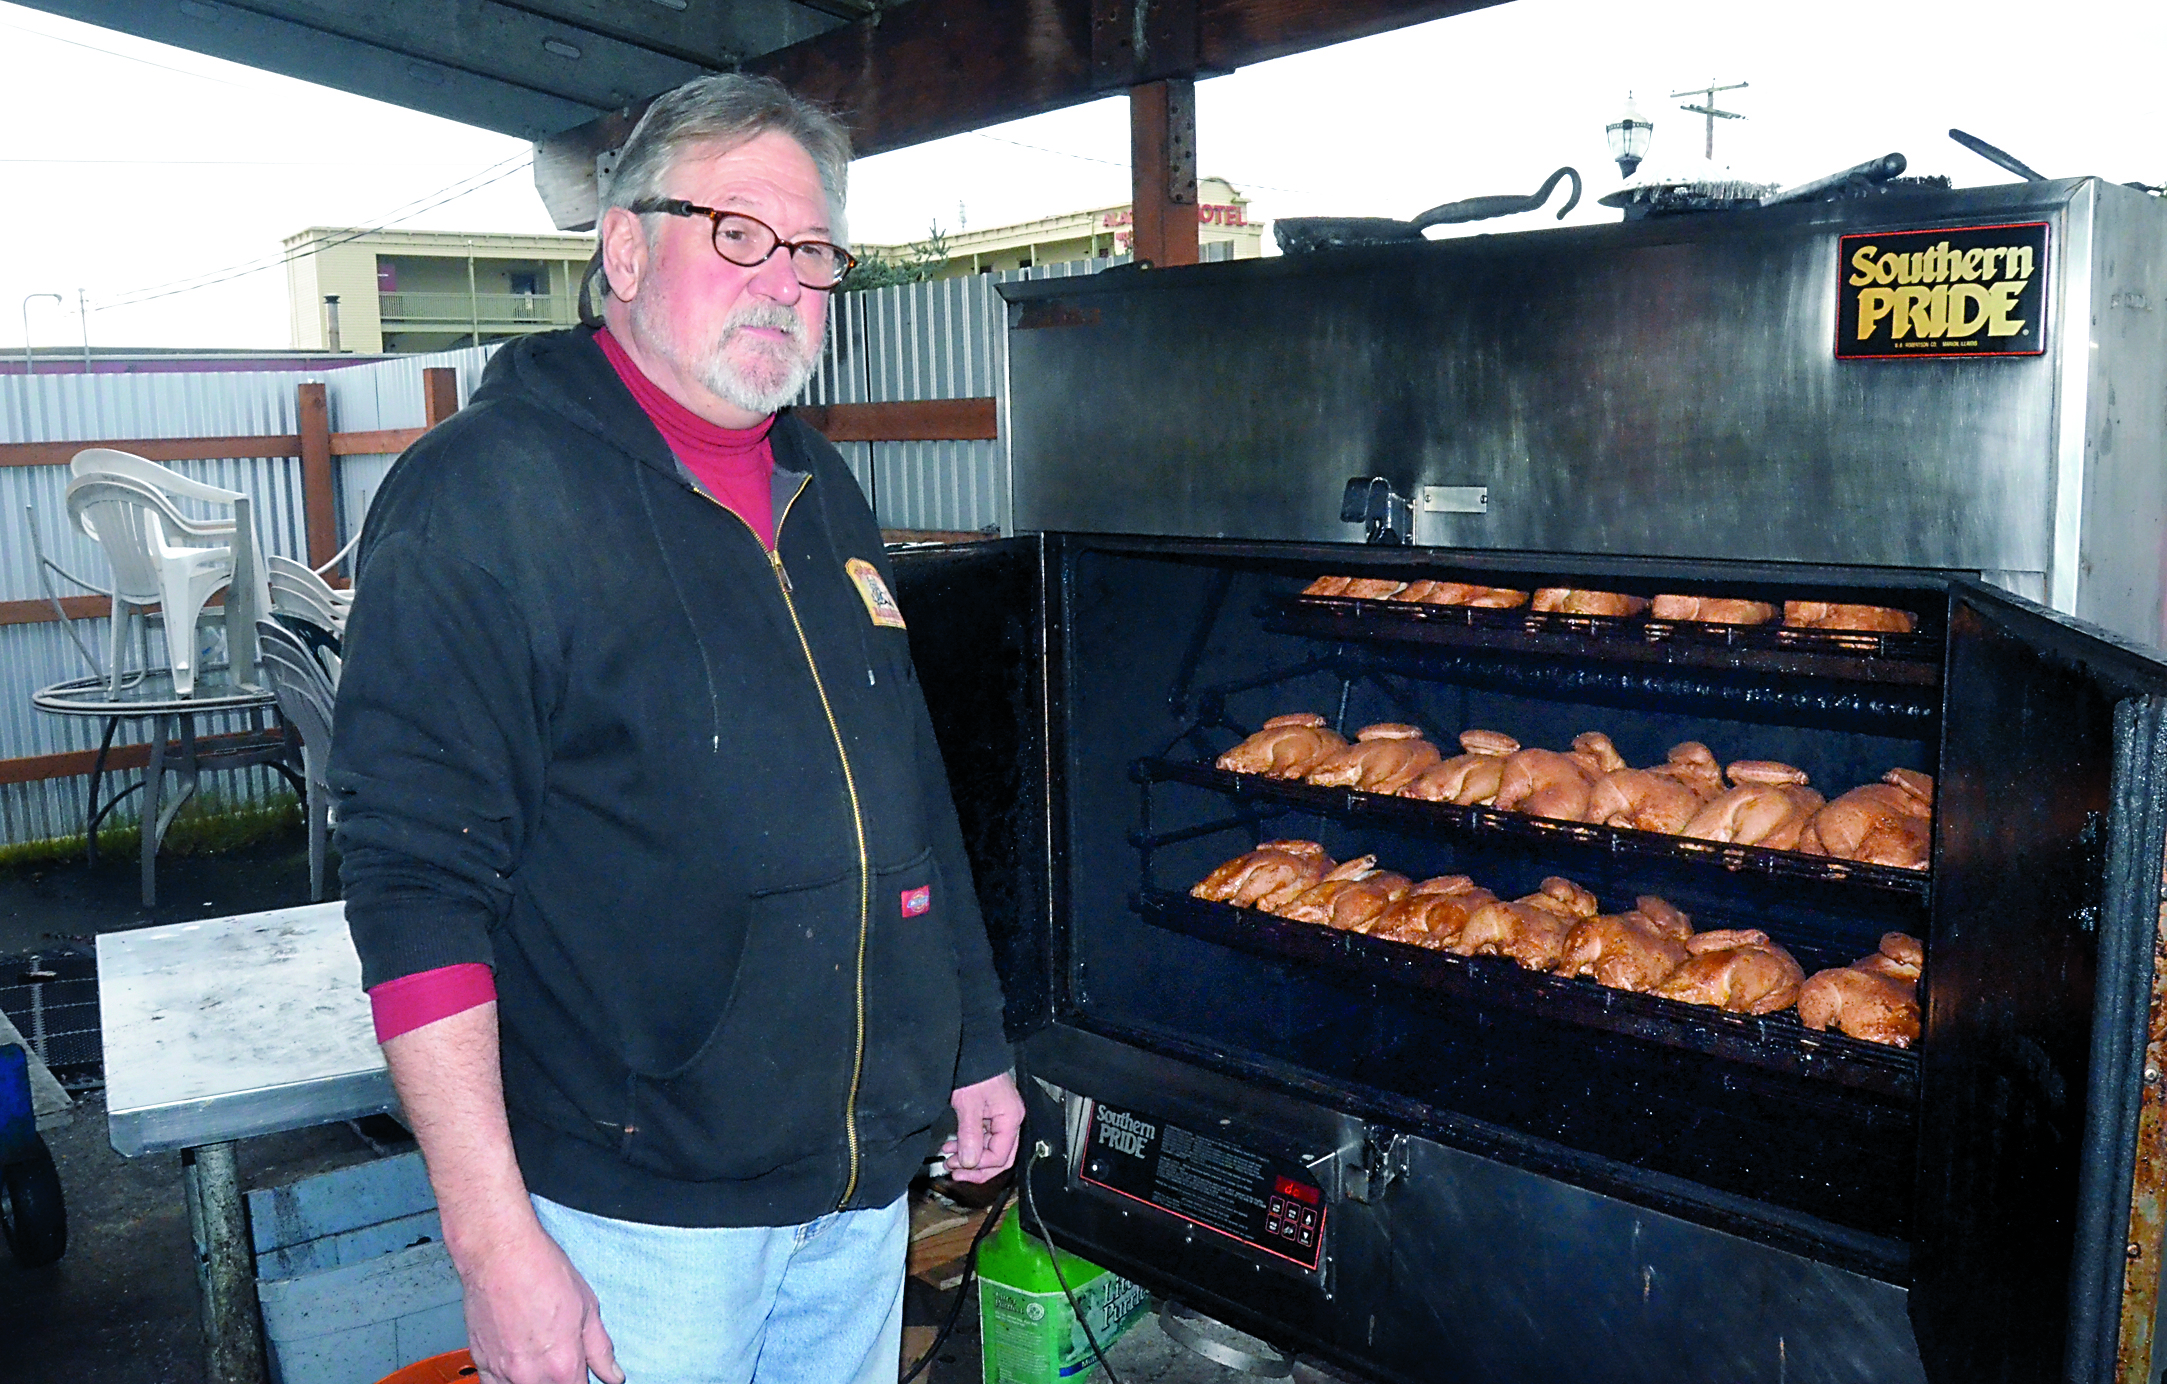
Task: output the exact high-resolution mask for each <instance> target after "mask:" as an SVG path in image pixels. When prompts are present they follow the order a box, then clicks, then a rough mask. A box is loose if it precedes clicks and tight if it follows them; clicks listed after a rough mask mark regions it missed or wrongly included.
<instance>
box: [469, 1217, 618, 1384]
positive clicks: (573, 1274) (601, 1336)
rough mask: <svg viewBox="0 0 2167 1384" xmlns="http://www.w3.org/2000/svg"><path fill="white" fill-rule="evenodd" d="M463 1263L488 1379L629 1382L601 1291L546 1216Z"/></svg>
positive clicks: (540, 1383) (496, 1383)
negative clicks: (607, 1326)
mask: <svg viewBox="0 0 2167 1384" xmlns="http://www.w3.org/2000/svg"><path fill="white" fill-rule="evenodd" d="M471 1258H472V1260H473V1262H472V1263H471V1264H469V1265H465V1266H462V1267H463V1273H462V1275H461V1281H462V1284H463V1286H464V1288H465V1290H466V1319H467V1349H468V1350H469V1351H471V1352H472V1353H473V1356H474V1364H475V1365H476V1367H477V1368H479V1369H480V1370H481V1379H482V1384H587V1373H588V1371H589V1370H592V1371H593V1372H594V1374H595V1375H596V1377H597V1378H600V1379H602V1380H603V1381H604V1382H605V1384H624V1377H625V1376H624V1371H623V1370H621V1369H619V1368H617V1356H616V1352H615V1351H614V1350H613V1349H612V1347H611V1345H610V1339H609V1333H608V1332H607V1331H605V1330H603V1328H602V1313H601V1309H600V1307H599V1306H598V1305H597V1304H596V1302H595V1297H594V1291H593V1290H592V1289H591V1288H589V1287H588V1286H587V1281H586V1280H585V1279H583V1278H581V1277H580V1276H579V1270H577V1269H575V1268H573V1267H572V1261H571V1260H569V1259H567V1258H565V1257H564V1251H563V1250H561V1249H559V1248H558V1247H557V1242H556V1241H555V1240H552V1239H550V1238H549V1235H548V1233H547V1232H546V1231H544V1230H543V1229H542V1227H541V1225H540V1224H539V1223H536V1224H534V1225H533V1227H532V1230H531V1233H525V1234H522V1235H520V1236H519V1237H518V1238H517V1239H515V1240H514V1241H513V1242H511V1243H509V1244H506V1245H503V1246H502V1247H499V1248H495V1249H492V1250H490V1251H489V1252H487V1253H481V1254H475V1255H473V1256H471Z"/></svg>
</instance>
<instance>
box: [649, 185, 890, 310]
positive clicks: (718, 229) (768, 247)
mask: <svg viewBox="0 0 2167 1384" xmlns="http://www.w3.org/2000/svg"><path fill="white" fill-rule="evenodd" d="M625 210H626V211H629V212H635V213H640V214H645V213H649V212H660V213H662V214H663V215H665V216H704V217H706V218H707V219H708V220H709V221H712V222H714V223H715V233H714V240H715V253H716V254H718V255H720V256H722V257H723V258H724V259H726V260H728V261H729V262H730V263H732V264H734V265H736V266H738V267H739V268H741V269H757V268H759V267H760V266H761V265H763V264H766V263H767V261H768V257H769V256H770V255H773V254H774V253H775V252H776V251H777V250H788V251H789V252H790V268H791V271H792V272H793V273H795V274H796V275H797V276H798V282H799V283H801V284H803V285H805V287H807V288H814V289H822V290H825V289H831V288H834V287H835V286H836V285H837V284H839V283H841V282H842V281H843V280H844V279H846V278H848V277H849V276H850V271H851V270H853V269H855V268H857V267H858V257H857V256H856V255H853V254H851V253H850V252H849V251H848V250H845V249H844V248H843V247H842V246H840V245H830V244H829V243H828V242H827V241H825V240H784V239H783V238H782V237H781V236H779V235H777V234H775V228H774V227H772V226H770V225H768V224H767V223H766V222H765V221H761V220H759V219H758V218H756V217H751V216H747V215H745V213H743V212H740V211H717V210H715V209H714V208H713V207H703V206H700V205H698V204H697V203H694V202H688V201H686V200H685V199H684V198H682V197H642V198H641V199H640V200H638V201H637V202H634V203H633V204H632V205H630V206H628V207H626V208H625Z"/></svg>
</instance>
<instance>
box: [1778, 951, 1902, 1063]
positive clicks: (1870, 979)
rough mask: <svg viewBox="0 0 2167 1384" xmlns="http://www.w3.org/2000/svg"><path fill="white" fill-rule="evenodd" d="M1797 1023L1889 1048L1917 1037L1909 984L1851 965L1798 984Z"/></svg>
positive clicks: (1825, 972) (1819, 974)
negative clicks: (1838, 1032)
mask: <svg viewBox="0 0 2167 1384" xmlns="http://www.w3.org/2000/svg"><path fill="white" fill-rule="evenodd" d="M1869 959H1871V958H1869ZM1798 1021H1799V1022H1800V1023H1802V1024H1804V1025H1805V1026H1806V1027H1808V1028H1811V1029H1816V1030H1824V1029H1829V1028H1834V1029H1838V1030H1840V1031H1841V1032H1844V1033H1848V1034H1850V1035H1851V1036H1852V1037H1853V1038H1863V1039H1865V1040H1866V1041H1867V1042H1869V1043H1886V1044H1888V1045H1889V1046H1890V1047H1895V1048H1908V1047H1910V1046H1911V1045H1912V1044H1913V1043H1916V1042H1917V1041H1919V1002H1918V1000H1917V999H1915V998H1913V996H1912V993H1911V987H1910V986H1909V985H1907V984H1905V983H1904V982H1903V981H1900V980H1891V979H1890V978H1889V977H1887V976H1884V975H1877V974H1875V973H1873V972H1871V971H1864V970H1860V969H1859V968H1858V967H1856V966H1841V967H1837V968H1836V969H1833V970H1827V971H1820V972H1817V973H1815V974H1814V976H1813V977H1812V978H1811V979H1809V980H1808V981H1807V982H1806V983H1805V984H1804V985H1803V986H1801V987H1799V991H1798Z"/></svg>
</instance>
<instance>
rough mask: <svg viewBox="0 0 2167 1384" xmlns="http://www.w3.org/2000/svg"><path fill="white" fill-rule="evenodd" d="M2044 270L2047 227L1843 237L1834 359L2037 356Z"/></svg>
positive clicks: (2043, 325)
mask: <svg viewBox="0 0 2167 1384" xmlns="http://www.w3.org/2000/svg"><path fill="white" fill-rule="evenodd" d="M2047 267H2048V266H2047V223H2046V222H2044V221H2027V222H2022V223H2018V224H2014V225H2006V226H1955V227H1948V228H1944V229H1940V230H1930V231H1885V232H1876V233H1866V234H1860V235H1847V236H1843V237H1841V238H1840V239H1839V241H1838V253H1837V257H1836V358H1837V359H1838V360H1895V359H1900V358H1903V357H1907V356H1925V357H1934V356H2036V355H2039V354H2041V353H2042V352H2044V351H2045V350H2046V349H2047Z"/></svg>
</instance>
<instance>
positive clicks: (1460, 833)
mask: <svg viewBox="0 0 2167 1384" xmlns="http://www.w3.org/2000/svg"><path fill="white" fill-rule="evenodd" d="M1130 775H1131V777H1132V778H1134V779H1135V780H1136V782H1138V783H1139V784H1143V785H1146V786H1147V788H1148V785H1151V784H1154V783H1185V784H1188V785H1190V786H1191V787H1195V788H1203V789H1207V790H1209V791H1211V792H1215V793H1220V794H1223V795H1225V796H1226V797H1229V798H1231V799H1233V800H1235V801H1236V802H1237V803H1269V804H1274V805H1278V806H1284V807H1287V808H1291V809H1293V810H1295V811H1297V812H1303V813H1308V814H1311V815H1314V816H1319V817H1328V818H1331V819H1332V820H1334V821H1339V822H1345V823H1349V824H1353V825H1361V824H1365V823H1366V824H1374V825H1378V826H1384V827H1388V828H1391V829H1394V830H1402V831H1414V832H1420V833H1424V834H1430V835H1435V836H1438V837H1443V838H1451V837H1461V838H1479V839H1482V840H1488V841H1498V840H1509V841H1519V842H1526V843H1528V844H1529V845H1532V846H1537V847H1541V846H1548V845H1555V844H1558V843H1560V842H1570V843H1572V844H1574V845H1577V846H1582V847H1592V848H1594V849H1595V850H1598V851H1601V852H1604V853H1606V854H1608V855H1610V856H1612V857H1614V858H1616V859H1618V860H1619V861H1620V862H1629V861H1633V860H1661V861H1667V862H1683V863H1688V864H1695V865H1702V866H1706V867H1707V868H1709V869H1715V870H1724V871H1728V872H1730V873H1732V874H1744V875H1757V876H1761V877H1763V878H1767V879H1777V880H1811V881H1813V882H1815V883H1823V884H1841V885H1850V886H1855V887H1857V888H1862V889H1873V890H1879V891H1883V892H1887V893H1895V894H1902V895H1906V896H1908V897H1911V898H1915V899H1917V900H1919V901H1920V903H1921V904H1922V905H1923V904H1924V903H1925V902H1926V901H1927V900H1928V899H1929V897H1930V896H1931V892H1932V889H1933V881H1932V878H1931V877H1930V876H1929V875H1928V874H1927V872H1926V871H1924V870H1905V869H1899V868H1897V867H1895V866H1891V865H1869V864H1866V863H1863V862H1860V861H1855V860H1838V859H1835V858H1832V857H1829V856H1820V855H1804V854H1801V853H1799V852H1797V851H1778V850H1769V849H1767V848H1765V847H1761V846H1736V845H1729V844H1725V843H1722V842H1716V841H1696V840H1693V839H1690V838H1686V837H1678V836H1665V835H1663V834H1662V833H1660V832H1653V831H1638V830H1635V829H1633V828H1630V827H1606V826H1596V825H1593V824H1590V823H1586V822H1561V821H1555V820H1553V819H1551V818H1548V817H1530V816H1527V815H1525V814H1524V813H1519V812H1502V811H1499V810H1498V809H1496V808H1494V807H1462V806H1460V805H1458V804H1456V803H1434V802H1425V801H1423V800H1421V799H1417V798H1402V797H1398V796H1395V795H1393V794H1389V793H1365V792H1362V791H1361V790H1359V789H1354V788H1325V787H1320V786H1318V785H1316V784H1313V783H1303V782H1301V781H1299V780H1293V779H1270V778H1264V777H1262V776H1261V775H1257V774H1237V773H1234V772H1232V771H1231V770H1227V769H1220V768H1217V767H1215V766H1213V765H1209V764H1195V763H1185V762H1182V761H1178V760H1170V759H1163V758H1146V759H1139V760H1137V761H1136V762H1135V763H1134V764H1133V765H1132V766H1131V767H1130ZM1162 840H1163V838H1153V837H1140V838H1139V839H1138V841H1137V842H1136V844H1137V845H1139V846H1146V845H1154V844H1160V843H1161V842H1162Z"/></svg>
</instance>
